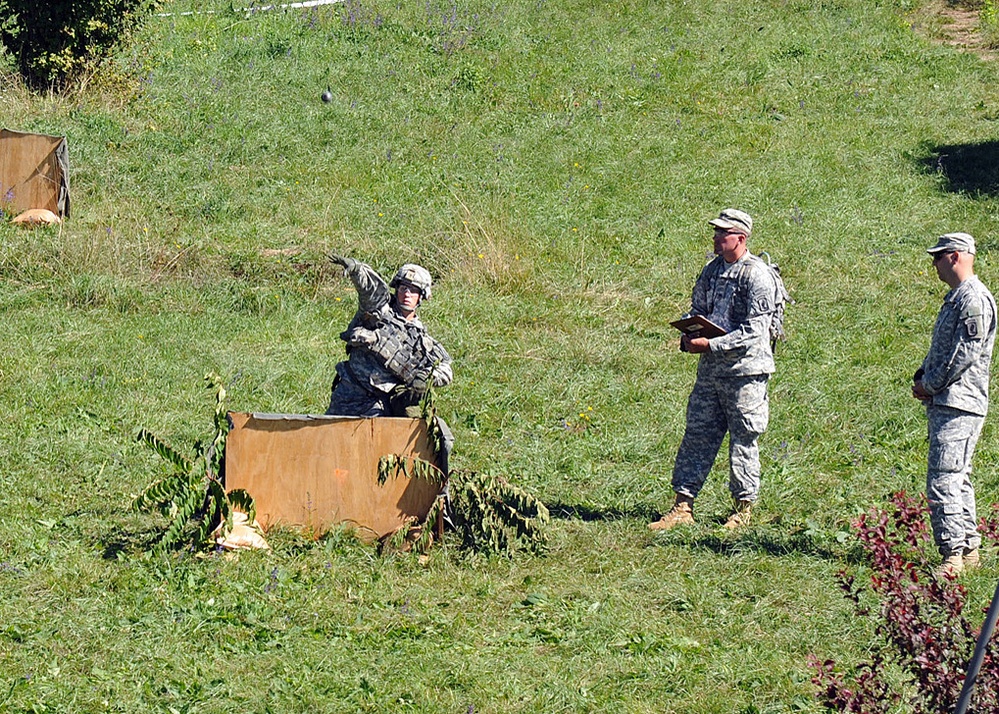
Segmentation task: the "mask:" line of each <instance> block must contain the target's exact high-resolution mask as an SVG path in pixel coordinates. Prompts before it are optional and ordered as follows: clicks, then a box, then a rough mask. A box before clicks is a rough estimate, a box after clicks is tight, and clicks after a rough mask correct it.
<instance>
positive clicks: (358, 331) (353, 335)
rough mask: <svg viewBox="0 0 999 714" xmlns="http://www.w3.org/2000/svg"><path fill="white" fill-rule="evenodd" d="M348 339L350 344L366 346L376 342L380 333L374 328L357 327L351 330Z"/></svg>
mask: <svg viewBox="0 0 999 714" xmlns="http://www.w3.org/2000/svg"><path fill="white" fill-rule="evenodd" d="M346 341H347V344H349V345H354V346H355V347H364V346H368V345H373V344H375V343H376V342H377V341H378V335H376V334H375V332H374V330H369V329H367V328H364V327H355V328H354V329H353V330H351V332H350V334H349V335H347V340H346Z"/></svg>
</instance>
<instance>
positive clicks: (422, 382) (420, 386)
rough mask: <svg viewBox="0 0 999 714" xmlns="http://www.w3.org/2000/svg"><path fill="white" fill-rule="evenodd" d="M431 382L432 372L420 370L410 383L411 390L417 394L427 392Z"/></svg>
mask: <svg viewBox="0 0 999 714" xmlns="http://www.w3.org/2000/svg"><path fill="white" fill-rule="evenodd" d="M429 382H430V372H429V371H428V370H423V369H421V370H418V371H417V372H416V373H415V374H414V375H413V378H412V380H411V381H410V383H409V387H410V389H413V390H414V391H417V392H426V391H427V387H428V386H429Z"/></svg>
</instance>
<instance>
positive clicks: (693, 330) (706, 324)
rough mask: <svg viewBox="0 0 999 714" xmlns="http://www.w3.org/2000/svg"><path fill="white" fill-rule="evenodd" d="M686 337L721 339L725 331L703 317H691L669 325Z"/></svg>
mask: <svg viewBox="0 0 999 714" xmlns="http://www.w3.org/2000/svg"><path fill="white" fill-rule="evenodd" d="M669 324H670V325H672V326H673V327H675V328H676V329H678V330H679V331H680V332H682V333H684V334H685V335H687V336H688V337H707V338H708V339H711V338H712V337H721V336H722V335H724V334H726V333H725V330H723V329H722V328H721V327H719V326H718V325H716V324H715V323H713V322H711V320H709V319H708V318H706V317H704V315H691V316H690V317H684V318H681V319H679V320H674V321H673V322H671V323H669Z"/></svg>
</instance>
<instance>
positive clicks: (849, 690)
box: [810, 492, 999, 714]
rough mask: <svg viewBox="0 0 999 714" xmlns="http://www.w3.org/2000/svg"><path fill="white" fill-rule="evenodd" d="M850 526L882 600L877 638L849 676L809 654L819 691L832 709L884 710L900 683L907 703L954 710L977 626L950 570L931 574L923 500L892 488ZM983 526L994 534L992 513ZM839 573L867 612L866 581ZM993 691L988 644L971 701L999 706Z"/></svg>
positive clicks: (989, 708) (995, 673) (997, 673)
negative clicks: (885, 501)
mask: <svg viewBox="0 0 999 714" xmlns="http://www.w3.org/2000/svg"><path fill="white" fill-rule="evenodd" d="M993 519H994V517H993ZM854 526H855V528H856V532H857V538H858V539H859V540H860V543H861V546H862V548H863V549H864V552H865V553H866V555H867V559H868V561H869V564H870V567H871V570H872V573H871V580H870V589H871V591H872V592H873V593H874V594H875V595H876V596H877V597H878V599H879V600H880V608H879V609H878V610H877V613H876V614H877V616H878V618H879V620H878V625H877V627H876V628H875V632H876V634H877V636H878V641H877V642H875V643H874V644H873V645H872V652H873V654H872V657H871V659H870V661H867V662H863V663H861V664H860V665H858V666H857V668H856V670H855V672H854V674H853V677H852V678H848V677H846V676H845V675H844V674H842V673H840V672H838V671H837V670H836V666H835V662H833V661H832V660H828V659H827V660H820V659H819V658H817V657H813V658H811V662H810V664H811V665H812V666H813V667H814V668H815V670H816V674H815V676H814V677H813V679H812V681H813V682H814V683H815V684H816V686H818V688H819V693H818V697H819V699H820V700H821V701H822V703H823V705H825V707H826V708H827V709H829V710H830V711H846V712H856V713H857V714H882V713H883V712H884V713H886V712H889V711H897V706H898V705H899V703H900V702H902V694H901V692H900V691H899V687H900V686H901V687H904V688H905V690H906V692H907V693H908V692H909V690H910V689H911V690H912V692H914V694H913V696H911V697H907V698H906V700H905V701H906V702H907V704H908V706H907V707H906V709H905V711H911V712H914V714H930V713H931V712H945V711H953V709H954V706H955V705H956V704H957V700H958V697H959V696H960V693H961V687H962V686H963V684H964V674H965V671H966V668H967V665H968V662H969V661H970V660H971V656H972V653H973V651H974V648H975V641H976V639H977V632H976V631H975V630H974V629H973V628H972V626H971V624H970V623H969V622H968V620H967V619H966V618H965V617H964V606H965V604H966V598H967V592H966V590H965V588H964V587H963V586H962V585H959V584H958V583H957V582H956V580H955V579H954V578H952V577H951V576H934V575H933V571H932V566H931V563H930V558H929V555H928V553H929V548H928V546H929V540H930V538H929V530H928V528H927V508H926V504H925V502H924V501H922V500H919V499H915V498H912V497H910V496H907V495H906V494H905V493H904V492H903V493H897V494H895V495H894V496H893V497H892V499H891V503H890V506H888V507H887V508H884V509H878V510H874V511H871V512H869V513H866V514H864V515H863V516H861V517H860V518H859V519H858V520H857V521H856V523H855V524H854ZM982 532H983V533H984V534H985V535H986V536H987V537H990V538H994V536H995V534H996V533H997V526H996V523H995V522H994V520H983V523H982ZM839 577H840V584H841V586H842V588H843V590H844V591H845V592H846V595H847V597H848V598H849V599H851V600H852V601H853V602H854V603H855V605H856V609H857V614H858V615H859V616H867V615H869V614H870V612H871V610H870V609H869V608H868V607H866V606H865V605H864V603H863V600H864V599H865V598H864V589H863V588H862V587H860V586H858V585H857V583H856V579H855V578H854V577H853V576H852V575H848V574H847V573H845V572H841V573H840V576H839ZM899 671H901V680H902V682H899ZM851 679H852V681H851ZM997 695H999V652H997V651H996V649H995V646H994V645H990V646H989V648H988V650H987V653H986V657H985V660H984V662H983V665H982V669H981V671H980V673H979V675H978V680H977V683H976V687H975V696H974V698H973V700H972V702H973V705H972V709H973V710H974V711H975V712H978V714H997V713H999V698H997Z"/></svg>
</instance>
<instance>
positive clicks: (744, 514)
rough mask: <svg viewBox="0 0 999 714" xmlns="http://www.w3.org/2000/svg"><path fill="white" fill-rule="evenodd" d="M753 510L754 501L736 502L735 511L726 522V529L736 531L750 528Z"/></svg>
mask: <svg viewBox="0 0 999 714" xmlns="http://www.w3.org/2000/svg"><path fill="white" fill-rule="evenodd" d="M752 510H753V502H752V501H736V502H735V509H734V510H733V511H732V515H731V516H729V517H728V520H727V521H725V527H726V528H728V529H729V530H735V529H736V528H742V527H743V526H748V525H749V520H750V517H751V515H752Z"/></svg>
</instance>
